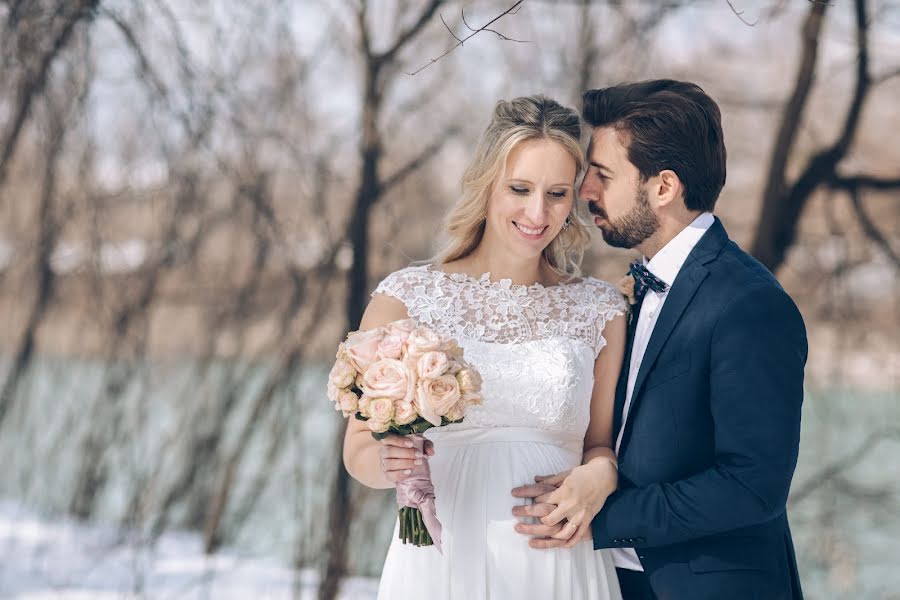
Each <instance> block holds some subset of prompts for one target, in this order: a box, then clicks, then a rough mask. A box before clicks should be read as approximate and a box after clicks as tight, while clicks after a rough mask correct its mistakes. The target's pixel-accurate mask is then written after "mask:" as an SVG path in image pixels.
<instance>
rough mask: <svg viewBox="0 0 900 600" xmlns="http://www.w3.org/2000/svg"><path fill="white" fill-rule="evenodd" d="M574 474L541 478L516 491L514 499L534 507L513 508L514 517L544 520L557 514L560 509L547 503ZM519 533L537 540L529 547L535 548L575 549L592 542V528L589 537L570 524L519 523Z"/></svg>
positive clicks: (531, 541)
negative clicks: (582, 543)
mask: <svg viewBox="0 0 900 600" xmlns="http://www.w3.org/2000/svg"><path fill="white" fill-rule="evenodd" d="M569 472H570V471H566V472H564V473H559V474H557V475H547V476H544V475H538V476H537V477H535V478H534V480H535V482H536V483H533V484H530V485H523V486H520V487H517V488H515V489H513V490H512V495H513V496H514V497H516V498H530V499H531V500H532V501H533V504H528V505H525V506H516V507H514V508H513V515H514V516H516V517H533V518H536V519H542V520H543V518H544V517H546V516H548V515H550V514H551V513H553V512H554V511H555V510H557V508H558V507H557V505H556V504H554V503H553V502H549V501H547V497H548V496H549V495H550V494H552V493H553V492H555V491H556V490H557V488H558V487H559V485H560V484H561V483H562V482H563V481H564V480H565V478H566V476H568V475H569ZM515 529H516V531H517V532H518V533H521V534H523V535H530V536H533V538H532V539H531V540H529V542H528V545H529V546H531V547H532V548H538V549H547V548H561V547H563V546H565V547H566V548H571V547H572V546H574V545H575V544H577V543H579V542H582V541H585V540H589V539H591V535H590V527H588V528H587V535H586V536H585V535H583V534H584V528H580V527H577V526H575V525H574V524H573V523H570V522H568V521H565V520H563V521H561V522H558V523H555V524H553V525H546V524H544V523H536V524H530V523H518V524H517V525H516V527H515Z"/></svg>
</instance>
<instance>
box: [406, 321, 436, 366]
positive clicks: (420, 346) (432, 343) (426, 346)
mask: <svg viewBox="0 0 900 600" xmlns="http://www.w3.org/2000/svg"><path fill="white" fill-rule="evenodd" d="M406 344H407V346H406V354H407V356H409V357H410V358H413V359H415V360H419V357H420V356H422V355H423V354H425V353H426V352H435V351H437V350H440V349H441V346H442V343H441V338H440V337H439V336H438V334H436V333H435V332H433V331H432V330H430V329H428V328H427V327H416V328H415V329H414V330H413V332H412V333H410V334H409V339H408V340H407V341H406Z"/></svg>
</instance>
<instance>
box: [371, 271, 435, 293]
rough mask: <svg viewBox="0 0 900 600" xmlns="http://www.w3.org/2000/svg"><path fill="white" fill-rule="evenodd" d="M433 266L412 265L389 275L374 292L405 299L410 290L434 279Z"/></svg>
mask: <svg viewBox="0 0 900 600" xmlns="http://www.w3.org/2000/svg"><path fill="white" fill-rule="evenodd" d="M430 267H431V265H410V266H408V267H404V268H402V269H399V270H397V271H394V272H393V273H390V274H389V275H387V276H386V277H385V278H384V279H382V280H381V282H380V283H379V284H378V287H376V288H375V291H374V292H372V295H373V296H374V295H375V294H385V295H388V296H394V297H397V298H401V299H403V297H404V296H405V294H406V293H408V292H409V290H411V289H413V288H415V287H417V286H420V285H422V284H424V283H426V282H428V281H432V280H433V279H434V273H433V271H432V270H431V268H430Z"/></svg>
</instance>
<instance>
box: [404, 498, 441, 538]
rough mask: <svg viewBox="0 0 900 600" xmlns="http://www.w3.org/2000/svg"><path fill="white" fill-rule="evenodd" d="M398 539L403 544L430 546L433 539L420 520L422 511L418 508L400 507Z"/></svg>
mask: <svg viewBox="0 0 900 600" xmlns="http://www.w3.org/2000/svg"><path fill="white" fill-rule="evenodd" d="M400 539H401V540H403V543H404V544H413V545H414V546H432V545H434V541H433V540H432V539H431V534H429V533H428V529H427V528H426V527H425V522H424V521H423V520H422V512H421V511H420V510H419V509H418V508H411V507H408V506H404V507H403V508H401V509H400Z"/></svg>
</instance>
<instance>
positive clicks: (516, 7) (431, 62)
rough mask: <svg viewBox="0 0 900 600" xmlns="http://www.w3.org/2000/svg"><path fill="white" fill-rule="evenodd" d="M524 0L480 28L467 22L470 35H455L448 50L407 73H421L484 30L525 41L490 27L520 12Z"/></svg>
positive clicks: (509, 39)
mask: <svg viewBox="0 0 900 600" xmlns="http://www.w3.org/2000/svg"><path fill="white" fill-rule="evenodd" d="M524 1H525V0H518V2H516V3H515V4H513V5H512V6H510V7H509V8H507V9H506V10H505V11H503V12H502V13H500V14H499V15H497V16H496V17H494V18H493V19H491V20H490V21H489V22H487V23H485V24H484V25H483V26H481V27H479V28H478V29H473V28H472V27H471V26H470V25H469V24H468V23H466V27H468V28H469V29H471V30H472V33H470V34H469V35H467V36H466V37H464V38H463V39H461V40H460V39H459V38H458V37H456V36H455V35H454V36H453V37H455V38H456V39H457V40H458V41H457V42H456V43H455V44H454V45H453V46H451V47H450V49H449V50H447V51H446V52H444V53H443V54H441V55H440V56H438V57H437V58H432V59H431V60H430V61H429V62H427V63H425V64H424V65H422V66H421V67H419V68H418V69H416V70H415V71H413V72H412V73H407V75H410V76H412V75H418V74H419V73H421V72H422V71H424V70H425V69H427V68H428V67H430V66H431V65H433V64H434V63H436V62H437V61H439V60H441V59H442V58H444V57H445V56H447V55H448V54H450V53H451V52H453V51H454V50H456V49H457V48H459V47H460V46H462V45H463V44H465V43H466V42H467V41H469V40H470V39H472V38H473V37H475V36H476V35H478V34H479V33H481V32H482V31H490V32H491V33H495V34H497V35H498V36H500V37H501V38H502V39H504V40H508V41H513V42H521V41H523V40H513V39H511V38H507V37H506V36H504V35H501V34H499V33H497V32H496V31H494V30H493V29H489V27H490V26H491V25H493V24H494V23H496V22H497V21H499V20H500V19H502V18H503V17H505V16H506V15H512V14H515V13H516V12H518V9H519V6H521V4H522V3H523V2H524ZM463 22H464V23H465V13H463Z"/></svg>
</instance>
